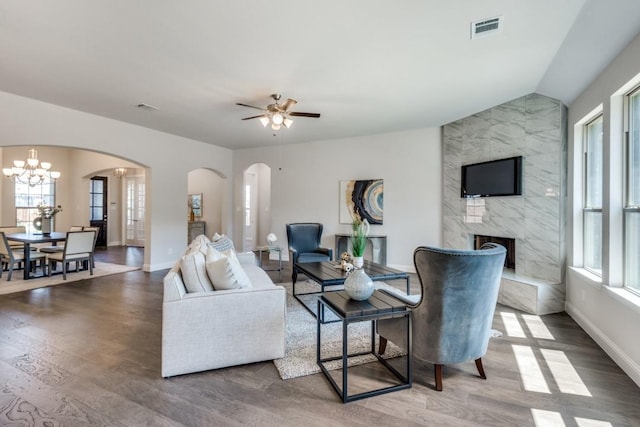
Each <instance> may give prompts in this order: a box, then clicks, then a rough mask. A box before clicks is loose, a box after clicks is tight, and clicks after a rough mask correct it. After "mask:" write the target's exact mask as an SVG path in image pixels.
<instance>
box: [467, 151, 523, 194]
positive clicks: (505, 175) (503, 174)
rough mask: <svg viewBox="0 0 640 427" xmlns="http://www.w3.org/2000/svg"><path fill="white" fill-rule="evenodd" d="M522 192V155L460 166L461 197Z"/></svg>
mask: <svg viewBox="0 0 640 427" xmlns="http://www.w3.org/2000/svg"><path fill="white" fill-rule="evenodd" d="M521 194H522V156H517V157H510V158H508V159H500V160H492V161H489V162H482V163H474V164H471V165H464V166H462V189H461V195H462V197H489V196H519V195H521Z"/></svg>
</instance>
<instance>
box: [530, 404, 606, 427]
mask: <svg viewBox="0 0 640 427" xmlns="http://www.w3.org/2000/svg"><path fill="white" fill-rule="evenodd" d="M531 415H533V422H534V423H535V426H536V427H565V426H566V425H567V424H565V422H564V420H563V418H562V414H560V412H555V411H544V410H542V409H535V408H532V409H531ZM573 421H574V422H575V424H576V425H578V427H613V425H612V424H611V423H610V422H608V421H600V420H593V419H589V418H581V417H574V418H573ZM569 425H574V424H573V423H569Z"/></svg>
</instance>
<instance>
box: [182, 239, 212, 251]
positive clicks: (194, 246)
mask: <svg viewBox="0 0 640 427" xmlns="http://www.w3.org/2000/svg"><path fill="white" fill-rule="evenodd" d="M209 242H211V241H210V240H209V238H208V237H207V236H205V235H204V234H201V235H199V236H197V237H196V238H195V239H193V242H191V243H190V244H189V246H188V248H187V252H186V253H187V254H192V253H194V252H198V251H200V252H202V254H203V255H205V254H206V253H207V248H208V246H207V245H208V244H209Z"/></svg>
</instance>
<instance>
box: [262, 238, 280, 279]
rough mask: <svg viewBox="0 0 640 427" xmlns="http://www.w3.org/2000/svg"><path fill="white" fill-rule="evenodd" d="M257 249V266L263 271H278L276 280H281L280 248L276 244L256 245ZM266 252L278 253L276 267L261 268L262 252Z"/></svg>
mask: <svg viewBox="0 0 640 427" xmlns="http://www.w3.org/2000/svg"><path fill="white" fill-rule="evenodd" d="M256 251H258V266H259V267H260V268H262V269H263V270H264V271H277V272H278V281H280V282H282V248H281V247H278V246H258V247H257V248H256ZM263 252H266V253H267V256H268V255H269V254H271V253H274V252H275V253H277V254H278V267H277V268H269V269H267V268H263V267H262V253H263Z"/></svg>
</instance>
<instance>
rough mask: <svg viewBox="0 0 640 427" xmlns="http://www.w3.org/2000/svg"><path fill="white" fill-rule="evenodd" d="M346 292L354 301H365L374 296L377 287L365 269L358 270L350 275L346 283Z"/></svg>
mask: <svg viewBox="0 0 640 427" xmlns="http://www.w3.org/2000/svg"><path fill="white" fill-rule="evenodd" d="M344 290H345V291H346V292H347V295H349V297H351V298H352V299H354V300H356V301H364V300H366V299H369V297H370V296H371V295H373V291H375V287H374V285H373V281H372V280H371V278H370V277H369V276H368V275H367V273H365V272H364V270H363V269H361V268H357V269H355V270H353V271H352V272H351V273H349V275H348V276H347V278H346V280H345V281H344Z"/></svg>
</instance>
